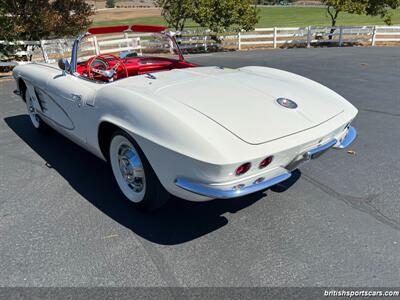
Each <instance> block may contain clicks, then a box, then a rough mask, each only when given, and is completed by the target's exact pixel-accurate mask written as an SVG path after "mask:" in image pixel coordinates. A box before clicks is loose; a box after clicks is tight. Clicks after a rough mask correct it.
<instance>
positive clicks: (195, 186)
mask: <svg viewBox="0 0 400 300" xmlns="http://www.w3.org/2000/svg"><path fill="white" fill-rule="evenodd" d="M356 137H357V131H356V130H355V128H354V127H349V130H348V132H347V134H346V136H345V137H344V138H343V140H342V141H341V142H340V143H339V144H338V141H337V139H332V140H330V141H329V142H327V143H325V144H323V145H320V146H318V147H316V148H313V149H310V150H308V151H307V152H306V153H304V154H303V155H302V156H301V157H300V160H301V161H307V160H311V159H313V158H316V157H318V156H319V155H321V154H322V153H323V152H325V151H327V150H329V149H330V148H337V149H344V148H346V147H348V146H349V145H350V144H351V143H352V142H353V141H354V140H355V138H356ZM298 163H299V160H297V161H296V166H297V165H298ZM286 168H287V169H289V170H293V169H294V168H293V166H290V165H288V166H287V167H286ZM281 169H282V170H283V172H282V173H281V174H278V175H276V176H274V177H272V178H270V179H263V178H262V180H260V179H261V178H259V179H258V180H255V181H254V182H252V183H251V184H248V185H244V184H235V185H234V186H232V187H230V188H228V189H223V188H218V187H217V186H216V185H213V184H205V183H198V182H194V181H191V180H188V179H184V178H177V179H176V180H175V184H176V185H177V186H178V187H180V188H182V189H184V190H187V191H189V192H192V193H195V194H198V195H202V196H206V197H209V198H219V199H223V198H236V197H241V196H245V195H248V194H252V193H255V192H258V191H262V190H265V189H267V188H269V187H271V186H274V185H276V184H278V183H280V182H282V181H285V180H287V179H289V178H290V176H291V175H292V174H291V172H290V171H289V170H287V169H283V168H281Z"/></svg>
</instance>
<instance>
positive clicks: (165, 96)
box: [13, 25, 357, 209]
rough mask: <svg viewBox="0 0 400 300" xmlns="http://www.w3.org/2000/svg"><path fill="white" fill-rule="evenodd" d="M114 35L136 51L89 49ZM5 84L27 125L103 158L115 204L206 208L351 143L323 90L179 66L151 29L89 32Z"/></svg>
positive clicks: (274, 75)
mask: <svg viewBox="0 0 400 300" xmlns="http://www.w3.org/2000/svg"><path fill="white" fill-rule="evenodd" d="M116 33H124V34H130V35H132V36H136V40H137V45H136V46H137V47H136V48H135V49H134V50H130V51H125V52H118V51H117V50H116V49H111V50H112V51H111V50H110V52H111V53H102V51H100V50H99V48H98V47H97V46H96V45H95V46H93V44H94V43H96V39H95V37H96V36H98V35H102V37H105V35H110V34H116ZM105 41H106V42H104V44H106V43H107V40H105ZM139 42H140V44H139ZM93 49H94V50H93ZM92 50H93V51H94V52H91V51H92ZM116 52H118V53H116ZM13 76H14V78H15V80H16V82H17V90H16V91H15V93H16V94H18V95H20V96H21V97H22V99H23V100H24V101H25V102H26V106H27V110H28V114H29V116H30V119H31V121H32V124H33V126H34V127H35V128H37V129H38V130H43V129H46V128H49V127H51V128H53V129H55V130H57V131H58V132H60V133H61V134H63V135H64V136H66V137H67V138H69V139H71V140H72V141H74V142H76V143H77V144H79V145H80V146H82V147H83V148H85V149H86V150H88V151H90V152H92V153H93V154H95V155H97V156H98V157H100V158H102V159H104V160H107V161H108V162H109V163H110V165H111V170H112V172H113V174H114V177H115V180H116V182H117V184H118V186H119V187H120V189H121V191H122V192H123V194H124V195H125V196H126V198H127V199H129V200H130V201H132V202H133V203H135V204H136V205H137V206H140V207H143V208H146V209H154V208H157V207H160V206H161V205H162V204H163V203H164V202H165V201H166V200H167V199H168V196H169V194H172V195H175V196H177V197H180V198H183V199H187V200H192V201H206V200H210V199H215V198H234V197H239V196H243V195H247V194H250V193H254V192H257V191H261V190H264V189H266V188H268V187H271V186H273V185H275V184H278V183H280V182H282V181H284V180H286V179H288V178H289V177H290V175H291V172H292V171H293V170H294V169H296V168H297V167H298V166H299V165H300V164H301V163H302V162H305V161H308V160H311V159H313V158H315V157H318V156H319V155H321V154H322V153H324V152H326V151H327V150H328V149H330V148H337V149H342V148H346V147H347V146H348V145H349V144H351V143H352V142H353V140H354V139H355V138H356V130H355V129H354V128H353V127H352V126H350V123H351V121H352V120H353V119H354V117H355V116H356V114H357V109H356V108H355V107H354V106H353V105H351V104H350V103H349V102H347V101H346V100H345V99H344V98H343V97H341V96H340V95H338V94H336V93H335V92H333V91H332V90H330V89H328V88H326V87H325V86H322V85H321V84H318V83H317V82H314V81H312V80H309V79H307V78H304V77H301V76H299V75H296V74H292V73H288V72H285V71H281V70H277V69H272V68H266V67H243V68H239V69H226V68H221V67H200V66H198V65H195V64H192V63H189V62H187V61H185V60H184V58H183V55H182V52H181V50H180V49H179V46H178V45H177V42H176V39H175V38H174V37H173V35H172V34H170V33H166V32H165V27H161V26H146V25H132V26H114V27H101V28H92V29H89V30H88V32H87V33H85V34H82V35H80V36H79V37H78V38H77V39H76V40H75V42H74V43H73V46H72V52H71V60H70V61H68V60H66V59H61V60H59V62H58V66H56V65H53V64H49V63H47V64H46V63H29V64H25V65H22V66H18V67H16V68H15V69H14V71H13ZM93 188H95V187H93Z"/></svg>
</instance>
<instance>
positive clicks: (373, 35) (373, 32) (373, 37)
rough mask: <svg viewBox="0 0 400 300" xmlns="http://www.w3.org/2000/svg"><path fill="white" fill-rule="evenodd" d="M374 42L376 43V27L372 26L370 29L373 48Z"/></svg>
mask: <svg viewBox="0 0 400 300" xmlns="http://www.w3.org/2000/svg"><path fill="white" fill-rule="evenodd" d="M375 42H376V25H374V28H373V29H372V39H371V46H375Z"/></svg>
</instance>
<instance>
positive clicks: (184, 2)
mask: <svg viewBox="0 0 400 300" xmlns="http://www.w3.org/2000/svg"><path fill="white" fill-rule="evenodd" d="M155 4H156V5H157V6H159V7H161V9H162V11H161V15H162V16H163V17H164V19H165V21H167V23H168V26H169V27H172V28H174V29H175V30H179V31H182V30H183V29H184V28H185V23H186V21H187V19H189V18H191V17H192V15H193V1H192V0H156V1H155Z"/></svg>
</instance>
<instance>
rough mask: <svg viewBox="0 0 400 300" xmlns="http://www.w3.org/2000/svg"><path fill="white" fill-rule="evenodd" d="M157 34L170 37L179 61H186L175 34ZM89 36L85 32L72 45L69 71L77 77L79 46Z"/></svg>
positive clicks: (163, 32)
mask: <svg viewBox="0 0 400 300" xmlns="http://www.w3.org/2000/svg"><path fill="white" fill-rule="evenodd" d="M124 32H134V31H132V30H126V31H124ZM152 33H153V32H152ZM157 34H160V35H164V36H166V37H168V38H169V39H170V40H171V41H172V43H173V45H174V47H175V48H176V50H177V54H178V57H179V60H180V61H183V60H185V59H184V57H183V54H182V51H181V49H180V48H179V45H178V43H177V42H176V39H175V36H174V33H172V32H166V31H162V32H157ZM89 35H92V34H91V33H90V32H85V33H81V34H79V35H78V37H77V38H76V39H75V41H74V43H73V44H72V51H71V62H70V69H69V72H70V73H71V74H72V75H75V76H77V75H79V74H77V73H76V66H77V64H78V49H79V44H80V42H81V41H82V40H83V39H84V38H86V37H87V36H89Z"/></svg>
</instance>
